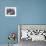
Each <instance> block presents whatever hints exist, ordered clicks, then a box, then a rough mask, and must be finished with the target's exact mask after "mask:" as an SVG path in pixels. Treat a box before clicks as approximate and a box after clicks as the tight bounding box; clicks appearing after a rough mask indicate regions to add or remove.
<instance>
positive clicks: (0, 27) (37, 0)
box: [0, 0, 46, 44]
mask: <svg viewBox="0 0 46 46" xmlns="http://www.w3.org/2000/svg"><path fill="white" fill-rule="evenodd" d="M6 6H15V7H16V8H17V16H16V17H6V16H5V14H4V9H5V7H6ZM17 24H46V0H0V44H7V43H8V39H7V36H8V34H9V32H11V31H12V32H16V33H17ZM16 42H17V41H16Z"/></svg>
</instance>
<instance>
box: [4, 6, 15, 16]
mask: <svg viewBox="0 0 46 46" xmlns="http://www.w3.org/2000/svg"><path fill="white" fill-rule="evenodd" d="M5 16H16V7H5Z"/></svg>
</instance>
